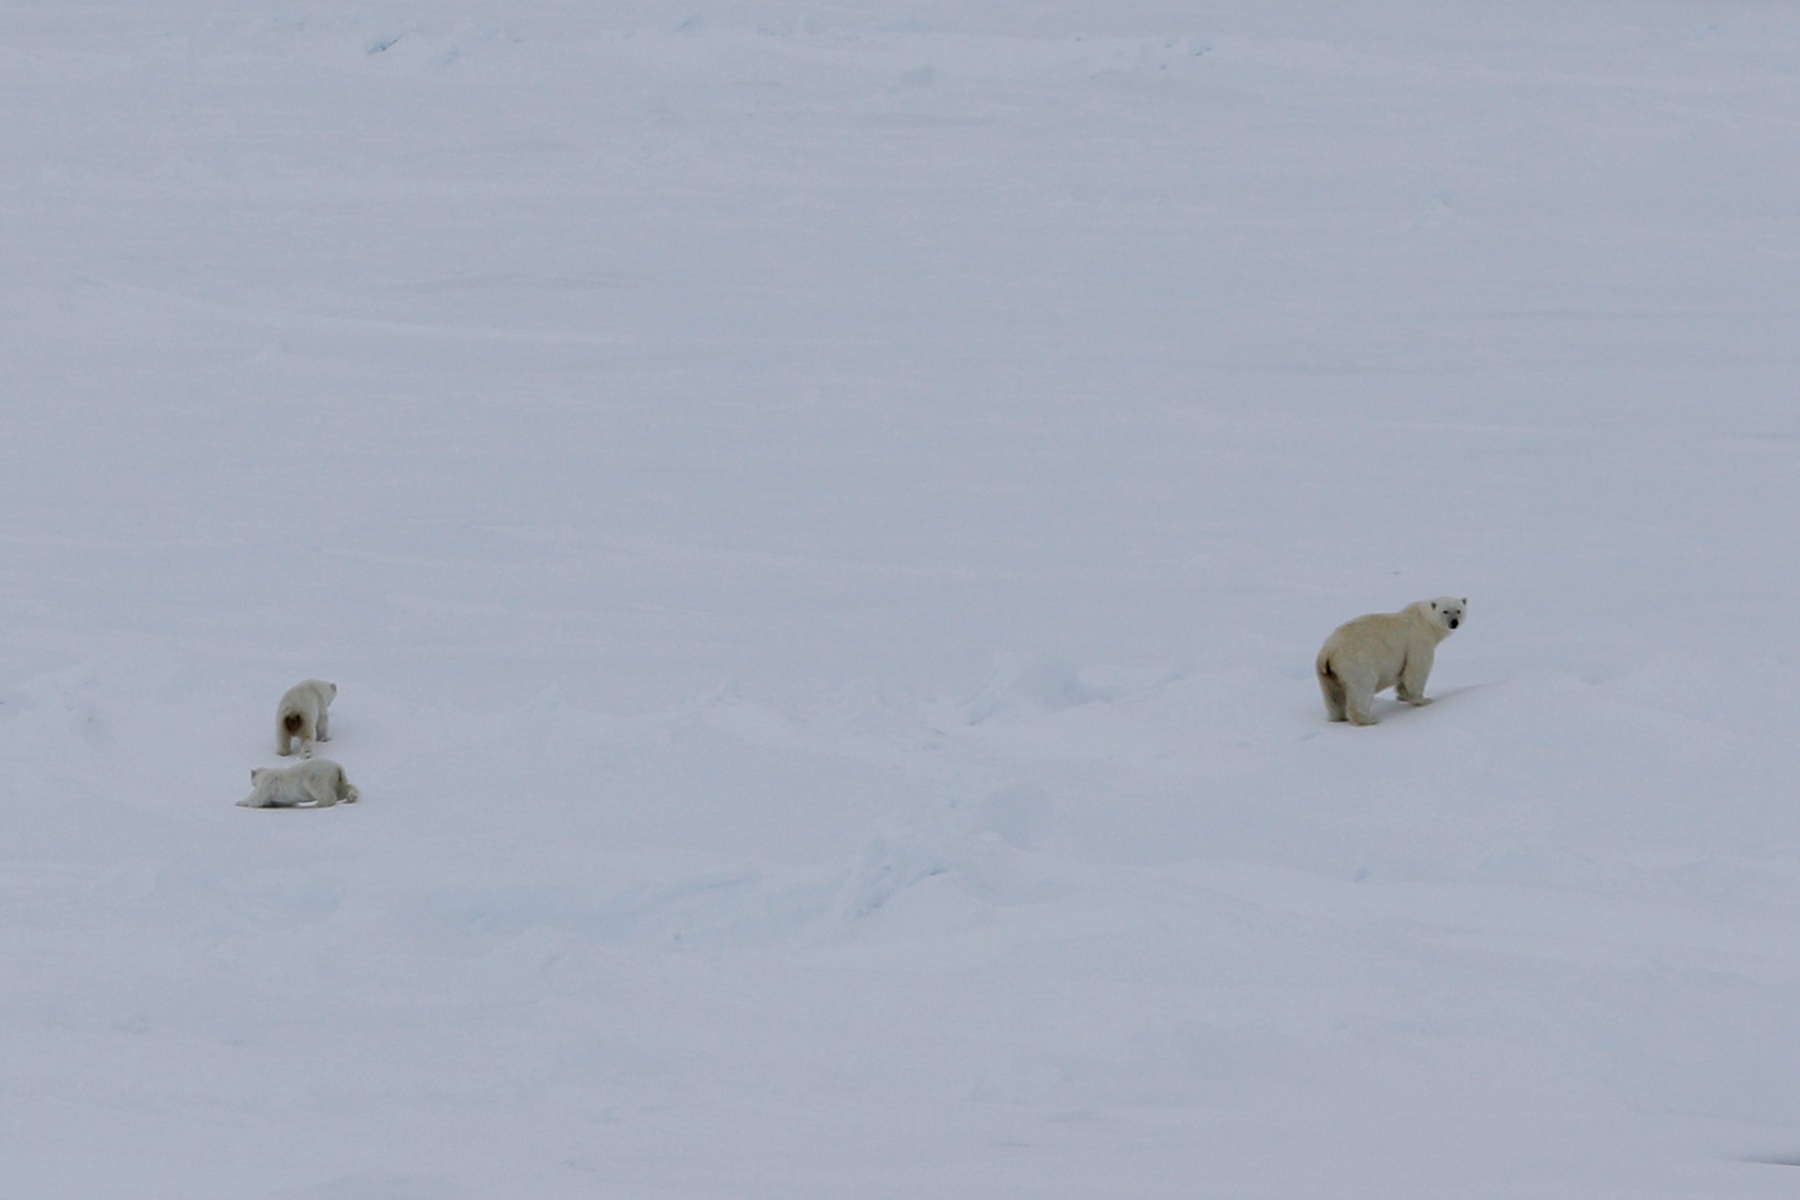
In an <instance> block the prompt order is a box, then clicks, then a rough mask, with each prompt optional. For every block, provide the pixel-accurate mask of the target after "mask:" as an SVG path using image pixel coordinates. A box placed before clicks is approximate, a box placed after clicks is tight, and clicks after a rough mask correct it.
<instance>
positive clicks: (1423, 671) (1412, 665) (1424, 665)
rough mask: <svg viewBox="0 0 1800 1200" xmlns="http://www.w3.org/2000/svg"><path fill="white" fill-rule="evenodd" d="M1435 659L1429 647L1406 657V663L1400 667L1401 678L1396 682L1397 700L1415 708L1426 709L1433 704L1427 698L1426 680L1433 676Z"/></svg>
mask: <svg viewBox="0 0 1800 1200" xmlns="http://www.w3.org/2000/svg"><path fill="white" fill-rule="evenodd" d="M1434 657H1435V655H1433V653H1432V650H1431V648H1430V647H1429V646H1427V647H1424V648H1423V649H1420V650H1414V651H1412V652H1411V653H1409V654H1408V655H1407V656H1406V662H1405V663H1404V664H1402V665H1401V667H1400V678H1399V679H1397V680H1395V681H1394V697H1395V699H1397V700H1400V701H1402V702H1403V703H1406V704H1410V705H1412V706H1413V707H1414V708H1424V707H1425V706H1426V705H1427V704H1430V703H1431V701H1430V700H1427V699H1426V698H1425V680H1426V679H1427V677H1429V676H1430V675H1431V663H1432V660H1433V658H1434Z"/></svg>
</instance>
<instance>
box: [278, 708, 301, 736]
mask: <svg viewBox="0 0 1800 1200" xmlns="http://www.w3.org/2000/svg"><path fill="white" fill-rule="evenodd" d="M305 725H306V718H305V717H303V716H301V715H300V714H299V713H297V712H291V713H289V714H288V715H287V716H285V717H283V718H281V727H282V728H283V729H285V730H287V731H288V732H289V733H299V732H300V730H301V729H302V728H303V727H304V726H305Z"/></svg>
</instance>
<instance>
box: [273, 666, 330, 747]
mask: <svg viewBox="0 0 1800 1200" xmlns="http://www.w3.org/2000/svg"><path fill="white" fill-rule="evenodd" d="M335 699H337V684H335V683H327V682H325V681H324V680H323V679H308V680H307V681H306V682H305V683H296V684H295V685H294V686H293V687H291V688H289V689H288V690H287V691H286V692H284V693H283V694H282V697H281V703H280V704H277V705H276V706H275V753H277V754H280V755H283V756H285V755H288V754H292V753H293V752H294V746H293V742H294V739H295V738H299V739H300V757H301V758H311V757H312V756H313V743H314V742H315V741H319V742H329V741H330V740H331V713H330V712H329V711H328V710H329V709H330V708H331V702H332V701H333V700H335Z"/></svg>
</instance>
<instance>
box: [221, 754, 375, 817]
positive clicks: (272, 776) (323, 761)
mask: <svg viewBox="0 0 1800 1200" xmlns="http://www.w3.org/2000/svg"><path fill="white" fill-rule="evenodd" d="M250 783H251V785H252V786H253V787H254V788H255V790H254V791H252V792H251V793H250V794H249V795H248V796H245V797H244V798H243V799H242V800H239V801H238V807H239V808H294V807H296V806H298V805H302V804H309V805H313V806H315V807H317V808H330V807H331V806H332V805H334V804H336V803H337V802H338V801H340V800H341V801H343V802H344V803H345V804H355V803H356V802H357V801H358V800H361V799H362V793H361V792H359V791H357V790H356V789H355V788H353V787H351V786H350V777H349V776H347V775H345V774H344V768H342V767H340V766H338V765H337V764H336V763H334V762H332V761H331V760H330V759H329V758H314V759H309V760H308V761H306V762H303V763H299V764H297V765H295V766H292V767H257V768H256V769H254V770H252V771H251V772H250Z"/></svg>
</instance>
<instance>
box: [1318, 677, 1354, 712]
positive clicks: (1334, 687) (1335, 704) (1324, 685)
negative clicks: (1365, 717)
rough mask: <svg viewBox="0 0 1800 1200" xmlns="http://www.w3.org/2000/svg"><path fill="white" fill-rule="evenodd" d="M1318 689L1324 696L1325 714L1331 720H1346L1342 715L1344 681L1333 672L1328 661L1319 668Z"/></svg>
mask: <svg viewBox="0 0 1800 1200" xmlns="http://www.w3.org/2000/svg"><path fill="white" fill-rule="evenodd" d="M1319 691H1320V692H1321V693H1322V694H1323V695H1324V697H1325V715H1326V716H1328V717H1330V718H1331V719H1332V720H1333V721H1348V720H1349V719H1350V718H1349V717H1347V716H1345V715H1344V683H1343V680H1341V679H1339V678H1338V677H1337V675H1336V674H1334V673H1333V671H1332V669H1331V664H1330V663H1325V664H1323V665H1322V666H1320V668H1319Z"/></svg>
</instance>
